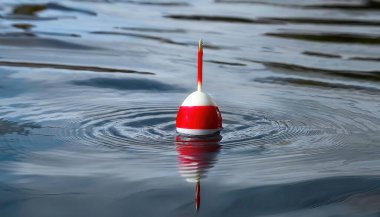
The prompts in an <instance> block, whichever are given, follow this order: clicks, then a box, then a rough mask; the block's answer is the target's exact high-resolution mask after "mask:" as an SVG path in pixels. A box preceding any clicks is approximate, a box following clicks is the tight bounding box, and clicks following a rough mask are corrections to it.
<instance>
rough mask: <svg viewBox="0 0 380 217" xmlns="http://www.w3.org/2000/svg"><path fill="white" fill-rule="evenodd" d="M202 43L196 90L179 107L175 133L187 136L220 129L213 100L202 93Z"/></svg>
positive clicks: (220, 124)
mask: <svg viewBox="0 0 380 217" xmlns="http://www.w3.org/2000/svg"><path fill="white" fill-rule="evenodd" d="M202 68H203V43H202V40H200V41H199V49H198V90H197V91H195V92H193V93H192V94H190V95H189V96H188V97H187V98H186V99H185V101H184V102H183V103H182V105H181V106H180V107H179V111H178V114H177V121H176V127H177V132H179V133H181V134H187V135H199V136H200V135H211V134H215V133H218V132H219V131H220V130H221V129H222V115H221V113H220V111H219V108H218V106H217V104H216V103H215V102H214V100H213V99H212V98H211V97H210V96H209V95H207V94H206V93H204V92H203V91H202Z"/></svg>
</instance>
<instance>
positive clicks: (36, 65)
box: [0, 61, 155, 75]
mask: <svg viewBox="0 0 380 217" xmlns="http://www.w3.org/2000/svg"><path fill="white" fill-rule="evenodd" d="M0 66H8V67H30V68H53V69H66V70H75V71H77V70H79V71H92V72H112V73H134V74H143V75H155V73H152V72H141V71H136V70H132V69H116V68H106V67H98V66H79V65H63V64H54V63H34V62H13V61H0Z"/></svg>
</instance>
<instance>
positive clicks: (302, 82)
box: [254, 77, 380, 95]
mask: <svg viewBox="0 0 380 217" xmlns="http://www.w3.org/2000/svg"><path fill="white" fill-rule="evenodd" d="M254 81H257V82H262V83H275V84H283V85H297V86H307V87H318V88H328V89H343V90H353V91H363V92H366V93H369V94H376V95H377V94H380V89H378V88H373V87H365V86H358V85H349V84H340V83H331V82H324V81H317V80H311V79H299V78H284V77H266V78H257V79H255V80H254Z"/></svg>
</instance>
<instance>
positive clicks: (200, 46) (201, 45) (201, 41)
mask: <svg viewBox="0 0 380 217" xmlns="http://www.w3.org/2000/svg"><path fill="white" fill-rule="evenodd" d="M198 48H199V50H202V49H203V40H202V39H200V40H199V44H198Z"/></svg>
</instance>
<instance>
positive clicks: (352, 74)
mask: <svg viewBox="0 0 380 217" xmlns="http://www.w3.org/2000/svg"><path fill="white" fill-rule="evenodd" d="M241 60H245V61H250V62H255V63H261V64H263V65H264V66H265V67H267V68H268V69H270V70H273V71H280V72H293V73H294V72H297V73H317V74H326V75H333V76H339V77H344V78H351V79H360V80H370V81H380V71H354V70H338V69H325V68H314V67H309V66H303V65H297V64H291V63H281V62H270V61H259V60H249V59H245V58H241Z"/></svg>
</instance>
